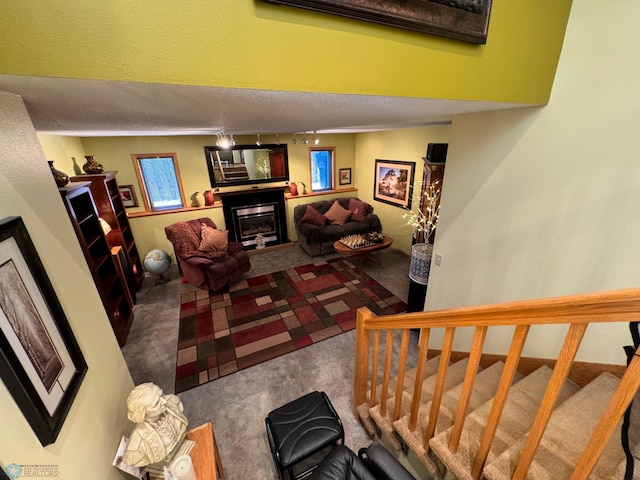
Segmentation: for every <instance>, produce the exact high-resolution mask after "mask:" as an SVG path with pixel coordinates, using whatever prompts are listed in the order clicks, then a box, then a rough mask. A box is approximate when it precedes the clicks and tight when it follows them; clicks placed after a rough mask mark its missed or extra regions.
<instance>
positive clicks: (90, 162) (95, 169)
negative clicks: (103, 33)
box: [82, 155, 104, 173]
mask: <svg viewBox="0 0 640 480" xmlns="http://www.w3.org/2000/svg"><path fill="white" fill-rule="evenodd" d="M84 158H85V159H86V160H87V163H85V164H84V165H83V166H82V170H84V171H85V172H87V173H102V172H104V167H103V166H102V165H101V164H99V163H98V162H96V157H95V156H93V155H85V156H84Z"/></svg>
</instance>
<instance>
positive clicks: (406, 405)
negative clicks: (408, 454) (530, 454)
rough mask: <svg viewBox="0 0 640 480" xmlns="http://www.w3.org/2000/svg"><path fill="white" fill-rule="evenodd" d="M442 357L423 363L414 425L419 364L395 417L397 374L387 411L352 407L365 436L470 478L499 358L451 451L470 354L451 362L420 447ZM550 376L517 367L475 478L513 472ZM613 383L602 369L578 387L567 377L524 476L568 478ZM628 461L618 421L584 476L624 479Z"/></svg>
mask: <svg viewBox="0 0 640 480" xmlns="http://www.w3.org/2000/svg"><path fill="white" fill-rule="evenodd" d="M439 361H440V358H439V357H435V358H432V359H429V360H428V361H427V362H426V364H425V366H424V382H423V384H422V393H421V397H420V398H421V405H420V408H419V415H418V424H417V427H416V428H415V431H413V432H411V431H410V430H409V425H408V414H409V409H410V408H411V398H412V396H413V389H414V381H415V376H416V371H417V369H416V368H414V369H411V370H407V372H406V373H405V377H404V382H403V387H404V391H403V396H402V397H403V398H402V403H401V407H400V412H401V414H400V418H399V419H398V420H397V421H395V422H393V421H392V415H393V412H394V409H395V401H394V394H395V390H396V384H397V380H394V379H391V380H390V381H389V388H388V390H389V391H388V401H387V408H386V411H385V412H382V411H381V405H380V403H379V402H378V404H377V405H375V406H373V407H371V408H369V406H368V404H366V403H365V404H362V405H359V406H357V407H356V412H357V414H358V417H359V419H360V421H361V423H362V424H363V426H364V427H365V429H366V430H367V431H368V433H369V434H370V435H376V436H382V437H383V438H385V439H386V440H387V441H388V442H389V443H391V445H393V446H394V447H395V448H396V449H397V450H400V449H407V448H408V449H409V450H410V451H412V452H413V453H414V454H415V456H416V457H417V458H418V459H419V460H420V462H421V463H422V464H423V465H424V467H425V469H426V470H427V471H428V472H429V473H431V474H432V475H433V476H434V478H438V479H446V480H450V479H455V478H457V479H472V476H471V471H472V467H473V462H474V458H475V456H476V453H477V451H478V448H479V445H480V440H481V437H482V434H483V431H484V428H485V426H486V424H487V418H488V416H489V412H490V410H491V406H492V402H493V395H494V394H495V392H496V388H497V386H498V382H499V380H500V375H501V374H502V369H503V367H504V364H503V363H502V362H497V363H494V364H493V365H490V366H489V367H487V368H485V369H484V370H482V369H481V368H479V369H478V373H477V376H476V381H475V383H474V389H473V393H472V395H471V399H470V403H469V408H468V412H469V413H468V414H467V416H466V420H465V422H464V428H463V430H462V435H461V440H460V444H459V447H458V449H457V451H456V452H455V453H452V452H451V451H450V450H449V439H450V437H451V431H452V425H453V423H454V418H455V415H456V410H457V408H458V399H459V397H460V393H461V390H462V382H463V380H464V376H465V372H466V369H467V365H468V360H467V359H464V360H461V361H458V362H456V363H453V364H451V365H449V367H448V369H447V375H446V379H445V386H444V394H443V396H442V401H441V404H440V409H439V414H438V421H437V426H436V431H435V435H434V436H433V438H432V439H431V440H430V441H429V449H428V450H429V451H428V452H426V451H425V449H424V448H423V440H424V435H425V431H426V429H427V425H428V421H429V415H430V411H431V400H432V397H433V390H434V386H435V381H436V373H437V369H438V364H439ZM551 374H552V370H551V369H550V368H549V367H546V366H541V367H539V368H538V369H536V370H535V371H533V372H532V373H530V374H529V375H526V376H523V375H521V374H519V373H516V375H515V377H514V380H513V382H512V385H511V388H510V390H509V394H508V396H507V401H506V404H505V407H504V410H503V413H502V416H501V418H500V422H499V424H498V428H497V431H496V435H495V438H494V440H493V442H492V444H491V448H490V451H489V455H488V457H487V461H486V463H485V465H484V469H483V470H482V476H481V477H480V478H486V479H488V480H502V479H505V480H506V479H510V478H512V476H513V473H514V470H515V468H516V464H517V462H518V458H519V455H520V452H521V451H522V449H523V447H524V443H525V440H526V435H527V433H528V431H529V429H530V428H531V425H532V423H533V420H534V418H535V416H536V413H537V410H538V407H539V405H540V402H541V401H542V397H543V395H544V392H545V389H546V388H547V384H548V382H549V379H550V377H551ZM618 383H619V379H618V378H617V377H616V376H614V375H612V374H610V373H603V374H601V375H599V376H598V377H596V378H595V379H594V380H593V381H591V382H590V383H589V384H587V385H586V386H584V387H583V388H580V387H579V386H577V385H576V384H575V383H573V382H572V381H571V380H567V381H566V382H565V383H564V385H563V386H562V388H561V390H560V394H559V397H558V401H557V403H556V405H555V410H554V412H553V414H552V415H551V418H550V421H549V423H548V426H547V428H546V430H545V433H544V436H543V437H542V440H541V442H540V445H539V447H538V450H537V452H536V454H535V457H534V459H533V462H532V464H531V466H530V468H529V473H528V475H527V477H526V478H527V479H532V480H543V479H544V480H561V479H565V478H566V479H568V478H569V477H570V476H571V473H572V472H573V470H574V467H575V465H576V463H577V461H578V458H579V457H580V455H581V454H582V452H583V450H584V448H585V446H586V444H587V441H588V439H589V437H590V436H591V434H592V432H593V430H594V428H595V425H596V423H597V422H598V420H599V419H600V417H601V415H602V413H603V411H604V409H605V407H606V405H607V402H608V401H609V400H610V399H611V396H612V395H613V392H614V390H615V389H616V387H617V385H618ZM381 393H382V392H381V387H378V389H377V394H376V398H377V399H380V394H381ZM625 465H626V461H625V455H624V451H623V449H622V446H621V442H620V425H618V427H617V429H616V431H615V432H614V434H613V435H612V436H611V439H610V441H609V442H608V444H607V445H606V447H605V450H604V453H603V454H602V456H601V457H600V459H599V461H598V463H597V464H596V467H595V469H594V470H593V472H592V474H591V476H590V477H589V478H591V479H603V480H604V479H607V480H609V479H622V478H623V477H624V469H625Z"/></svg>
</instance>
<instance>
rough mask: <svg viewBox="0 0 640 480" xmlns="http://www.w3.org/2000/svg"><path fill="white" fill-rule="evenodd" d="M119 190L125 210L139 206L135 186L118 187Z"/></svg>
mask: <svg viewBox="0 0 640 480" xmlns="http://www.w3.org/2000/svg"><path fill="white" fill-rule="evenodd" d="M118 190H119V191H120V198H121V199H122V204H123V205H124V207H125V208H130V207H137V206H138V199H137V198H136V192H135V190H134V189H133V185H118Z"/></svg>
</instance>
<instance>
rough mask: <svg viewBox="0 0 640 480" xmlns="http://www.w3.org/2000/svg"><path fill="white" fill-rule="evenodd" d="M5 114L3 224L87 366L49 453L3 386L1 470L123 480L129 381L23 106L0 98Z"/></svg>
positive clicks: (0, 182) (71, 144)
mask: <svg viewBox="0 0 640 480" xmlns="http://www.w3.org/2000/svg"><path fill="white" fill-rule="evenodd" d="M0 111H2V115H0V132H1V136H2V141H1V142H0V157H1V158H3V159H5V160H4V161H1V162H0V218H5V217H9V216H14V215H17V216H20V217H22V219H23V221H24V223H25V225H26V227H27V230H28V232H29V235H30V236H31V239H32V241H33V243H34V244H35V247H36V250H37V251H38V255H39V257H40V259H41V261H42V264H43V266H44V269H45V270H46V272H47V275H48V276H49V279H50V280H51V283H52V285H53V288H54V290H55V292H56V295H57V297H58V299H59V300H60V303H61V304H62V308H63V310H64V312H65V314H66V316H67V319H68V321H69V324H70V326H71V330H72V331H73V333H74V335H75V337H76V340H77V341H78V344H79V345H80V349H81V350H82V352H83V354H84V357H85V360H86V362H87V365H88V366H89V370H88V371H87V375H86V377H85V379H84V382H83V383H82V385H81V386H80V390H79V392H78V396H77V397H76V399H75V401H74V402H73V405H72V407H71V410H70V412H69V415H68V417H67V419H66V421H65V422H64V425H63V427H62V430H61V431H60V435H59V436H58V439H57V441H56V442H55V443H54V444H52V445H49V446H47V447H42V446H41V444H40V442H39V441H38V438H37V437H36V436H35V434H34V433H33V431H32V430H31V427H30V426H29V423H28V422H27V420H26V419H25V417H24V416H23V415H22V412H21V410H20V409H19V408H18V405H17V404H16V403H15V402H14V400H13V397H12V396H11V394H10V393H9V391H8V390H7V388H6V386H5V384H4V382H0V425H2V435H0V452H2V458H0V463H2V465H1V466H2V467H6V465H7V464H9V463H17V464H22V465H24V464H28V465H54V466H56V467H57V469H58V473H59V477H58V478H61V479H76V478H101V479H109V480H111V479H113V480H115V479H122V478H125V475H124V474H122V473H119V472H118V471H117V470H116V469H115V468H114V467H112V466H111V462H112V461H113V457H114V454H115V451H116V448H117V446H118V443H119V442H120V438H121V436H122V435H128V434H129V432H130V430H131V428H132V424H131V422H129V420H127V412H126V410H127V409H126V397H127V395H128V393H129V391H130V390H131V389H132V388H133V382H132V381H131V376H130V375H129V371H128V369H127V365H126V364H125V362H124V359H123V358H122V354H121V352H120V348H119V347H118V343H117V342H116V340H115V337H114V335H113V331H112V330H111V326H110V324H109V320H108V319H107V316H106V314H105V312H104V308H103V306H102V302H101V300H100V296H99V295H98V292H97V290H96V287H95V285H94V283H93V279H92V278H91V274H90V272H89V268H88V267H87V264H86V262H85V259H84V256H83V254H82V251H81V249H80V245H79V244H78V240H77V238H76V235H75V232H74V231H73V227H72V225H71V222H70V220H69V216H68V214H67V212H66V210H65V208H64V204H63V202H62V199H61V198H60V193H59V192H58V189H57V188H56V184H55V182H54V181H53V177H52V176H51V172H50V171H49V167H48V165H47V161H46V158H47V157H45V156H44V155H43V153H42V149H41V147H40V143H39V142H38V138H37V137H36V133H35V131H34V130H33V125H32V124H31V120H30V119H29V116H28V114H27V111H26V109H25V107H24V104H23V102H22V100H21V99H20V98H19V97H17V96H15V95H10V94H7V93H4V92H0ZM49 145H50V146H51V147H52V149H54V148H58V149H59V150H57V151H63V152H67V154H71V153H74V154H75V153H77V152H80V153H81V150H82V149H81V148H80V147H79V146H78V142H77V141H75V140H71V141H68V140H66V139H63V140H61V141H60V142H59V144H58V147H55V145H56V142H50V143H49ZM52 151H53V150H52ZM21 478H22V477H21Z"/></svg>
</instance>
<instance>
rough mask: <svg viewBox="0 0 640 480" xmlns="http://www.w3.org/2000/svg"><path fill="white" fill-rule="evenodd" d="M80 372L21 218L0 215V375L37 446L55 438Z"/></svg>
mask: <svg viewBox="0 0 640 480" xmlns="http://www.w3.org/2000/svg"><path fill="white" fill-rule="evenodd" d="M86 372H87V364H86V363H85V360H84V357H83V355H82V352H81V351H80V347H79V346H78V343H77V342H76V339H75V337H74V335H73V332H72V331H71V327H70V326H69V322H68V321H67V318H66V316H65V313H64V311H63V310H62V306H61V305H60V302H59V301H58V297H57V296H56V293H55V291H54V290H53V286H52V285H51V282H50V281H49V277H48V276H47V273H46V271H45V270H44V267H43V265H42V262H41V261H40V257H39V256H38V252H37V251H36V249H35V247H34V245H33V242H32V241H31V238H30V237H29V233H28V232H27V229H26V227H25V225H24V222H23V221H22V218H20V217H9V218H5V219H3V220H0V378H2V381H3V382H4V384H5V385H6V387H7V389H8V390H9V392H10V393H11V395H12V396H13V398H14V400H15V402H16V404H17V405H18V406H19V407H20V409H21V410H22V413H23V415H24V416H25V418H26V419H27V421H28V422H29V424H30V425H31V428H32V429H33V431H34V433H35V434H36V436H37V437H38V439H39V440H40V443H42V445H43V446H45V445H49V444H51V443H53V442H55V440H56V438H57V436H58V433H59V432H60V429H61V428H62V424H63V423H64V420H65V418H66V417H67V414H68V413H69V410H70V409H71V405H72V403H73V400H74V398H75V396H76V394H77V393H78V389H79V388H80V384H81V383H82V380H83V378H84V376H85V374H86Z"/></svg>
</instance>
